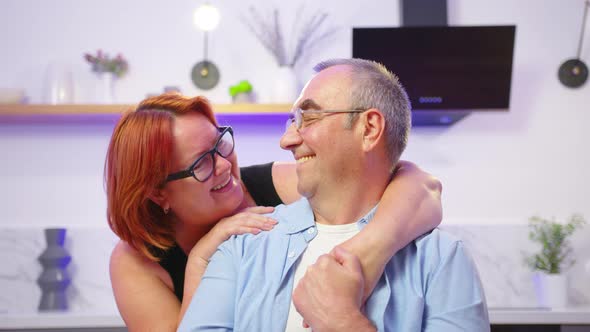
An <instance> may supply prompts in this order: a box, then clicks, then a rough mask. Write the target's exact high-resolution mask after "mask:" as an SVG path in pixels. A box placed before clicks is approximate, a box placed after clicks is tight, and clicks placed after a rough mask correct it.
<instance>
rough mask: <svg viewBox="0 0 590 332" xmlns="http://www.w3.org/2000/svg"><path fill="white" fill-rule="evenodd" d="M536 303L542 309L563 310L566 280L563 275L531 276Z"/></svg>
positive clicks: (541, 274) (565, 296) (544, 274)
mask: <svg viewBox="0 0 590 332" xmlns="http://www.w3.org/2000/svg"><path fill="white" fill-rule="evenodd" d="M533 283H534V287H535V293H536V296H537V302H538V304H539V306H540V307H544V308H565V307H566V305H567V278H566V276H565V275H563V274H547V273H542V272H538V273H535V275H534V276H533Z"/></svg>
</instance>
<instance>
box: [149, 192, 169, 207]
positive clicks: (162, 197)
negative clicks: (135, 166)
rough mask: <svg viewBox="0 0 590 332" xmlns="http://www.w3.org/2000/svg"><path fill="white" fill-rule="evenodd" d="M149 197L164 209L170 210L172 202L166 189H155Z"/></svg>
mask: <svg viewBox="0 0 590 332" xmlns="http://www.w3.org/2000/svg"><path fill="white" fill-rule="evenodd" d="M148 198H149V199H151V200H152V202H154V203H156V204H157V205H159V206H160V207H161V208H162V210H164V211H168V210H170V203H168V195H167V194H166V192H165V190H164V189H162V188H159V189H154V190H153V191H152V192H151V193H150V194H149V195H148Z"/></svg>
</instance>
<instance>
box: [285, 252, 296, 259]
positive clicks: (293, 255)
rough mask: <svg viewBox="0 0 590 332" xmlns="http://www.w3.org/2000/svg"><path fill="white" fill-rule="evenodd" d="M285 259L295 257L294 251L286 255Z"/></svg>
mask: <svg viewBox="0 0 590 332" xmlns="http://www.w3.org/2000/svg"><path fill="white" fill-rule="evenodd" d="M287 257H289V258H293V257H295V252H294V251H290V252H289V255H287Z"/></svg>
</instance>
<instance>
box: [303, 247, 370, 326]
mask: <svg viewBox="0 0 590 332" xmlns="http://www.w3.org/2000/svg"><path fill="white" fill-rule="evenodd" d="M363 287H364V277H363V273H362V269H361V265H360V262H359V260H358V258H357V257H356V256H354V255H352V254H351V253H349V252H348V251H346V250H344V249H342V248H338V247H336V248H334V250H332V253H331V254H330V255H322V256H320V257H319V258H318V260H317V261H316V263H315V264H313V265H312V266H310V267H309V268H308V269H307V271H306V272H305V275H304V277H303V278H302V279H301V280H300V281H299V284H298V285H297V287H296V288H295V291H294V292H293V303H294V305H295V308H296V309H297V311H298V312H299V313H300V314H301V316H303V319H304V321H305V324H307V325H308V326H310V327H311V328H312V329H313V331H314V332H322V331H375V328H374V327H373V326H372V325H371V323H370V322H369V320H368V319H367V318H366V317H365V316H364V315H363V314H362V313H361V309H360V308H361V305H362V299H363Z"/></svg>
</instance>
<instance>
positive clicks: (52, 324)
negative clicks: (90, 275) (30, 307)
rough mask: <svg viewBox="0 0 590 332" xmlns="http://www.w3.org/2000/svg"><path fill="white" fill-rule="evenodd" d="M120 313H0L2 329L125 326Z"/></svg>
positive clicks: (0, 326) (0, 327)
mask: <svg viewBox="0 0 590 332" xmlns="http://www.w3.org/2000/svg"><path fill="white" fill-rule="evenodd" d="M124 326H125V323H124V322H123V319H121V316H119V314H118V313H96V312H83V311H81V312H76V311H74V312H72V311H66V312H31V313H0V330H4V329H39V328H52V329H66V328H105V327H124Z"/></svg>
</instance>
